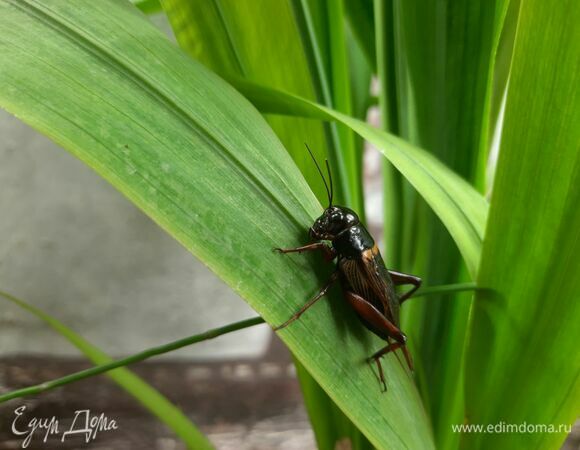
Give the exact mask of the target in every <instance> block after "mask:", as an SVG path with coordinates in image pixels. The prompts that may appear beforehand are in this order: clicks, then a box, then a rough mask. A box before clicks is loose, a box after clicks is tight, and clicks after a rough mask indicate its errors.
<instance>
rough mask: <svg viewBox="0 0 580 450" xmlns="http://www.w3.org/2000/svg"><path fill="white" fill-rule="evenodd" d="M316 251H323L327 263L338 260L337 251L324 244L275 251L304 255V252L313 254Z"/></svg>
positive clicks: (318, 243) (316, 243)
mask: <svg viewBox="0 0 580 450" xmlns="http://www.w3.org/2000/svg"><path fill="white" fill-rule="evenodd" d="M316 250H320V251H322V253H323V254H324V259H326V260H327V261H332V260H333V259H334V258H336V250H334V249H333V248H332V247H329V246H328V245H326V244H325V243H324V242H313V243H312V244H307V245H303V246H302V247H296V248H275V249H274V251H276V252H278V253H303V252H313V251H316Z"/></svg>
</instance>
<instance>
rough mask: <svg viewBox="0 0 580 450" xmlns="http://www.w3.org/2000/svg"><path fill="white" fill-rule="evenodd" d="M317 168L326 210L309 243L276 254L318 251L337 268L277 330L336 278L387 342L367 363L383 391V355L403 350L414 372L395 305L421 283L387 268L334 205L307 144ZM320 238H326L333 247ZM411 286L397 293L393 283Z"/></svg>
mask: <svg viewBox="0 0 580 450" xmlns="http://www.w3.org/2000/svg"><path fill="white" fill-rule="evenodd" d="M306 148H307V149H308V152H309V153H310V156H311V157H312V159H313V160H314V164H316V168H317V169H318V172H319V173H320V176H321V177H322V180H323V182H324V186H325V187H326V192H327V194H328V208H326V209H325V210H324V212H323V213H322V215H321V216H320V217H319V218H318V219H316V221H315V222H314V225H312V227H311V228H310V231H309V235H310V238H311V239H312V241H313V242H312V243H310V244H307V245H304V246H302V247H297V248H285V249H284V248H276V249H275V250H276V251H278V252H280V253H295V252H296V253H302V252H309V251H315V250H319V251H322V253H323V255H324V257H325V259H326V260H327V261H329V262H330V261H332V260H334V259H335V258H336V270H335V271H334V272H333V273H332V275H331V276H330V279H329V280H328V282H327V283H326V284H325V285H324V287H323V288H322V289H320V291H319V292H318V294H316V296H314V298H312V299H311V300H310V301H309V302H308V303H306V304H305V305H304V306H303V307H302V308H301V309H300V310H299V311H297V312H296V313H295V314H294V315H293V316H292V317H291V318H290V319H288V320H287V321H286V322H284V323H283V324H282V325H280V326H278V327H276V328H275V330H280V329H282V328H284V327H286V326H288V325H290V324H291V323H292V322H294V321H295V320H297V319H298V318H299V317H300V316H301V315H302V314H303V313H304V312H305V311H306V310H307V309H308V308H310V307H311V306H312V305H313V304H314V303H316V302H317V301H318V300H320V299H321V298H322V297H323V296H324V295H325V294H326V293H327V292H328V290H329V289H330V287H331V286H332V285H333V284H334V283H335V282H336V281H337V280H338V281H340V285H341V287H342V292H343V294H344V297H345V299H346V301H347V302H348V303H349V304H350V305H351V306H352V308H353V309H354V310H355V312H356V314H357V315H358V317H359V319H360V320H361V321H362V323H363V324H364V325H365V327H367V328H368V329H369V330H370V331H372V332H373V333H375V334H376V335H377V336H379V337H380V338H381V339H384V340H385V341H386V342H387V346H386V347H384V348H382V349H381V350H379V351H377V352H376V353H375V354H373V355H372V356H371V357H370V358H369V359H368V361H369V362H372V361H375V362H376V364H377V368H378V371H379V379H380V382H381V385H382V390H383V391H386V390H387V385H386V382H385V377H384V374H383V369H382V367H381V361H380V359H381V357H382V356H383V355H386V354H387V353H390V352H394V351H395V350H397V349H401V350H402V351H403V354H404V356H405V359H406V361H407V364H408V366H409V369H410V370H411V371H412V370H413V363H412V360H411V355H410V354H409V350H408V349H407V347H406V342H407V337H406V336H405V333H403V332H402V331H401V329H400V322H399V309H400V307H401V304H402V303H403V302H404V301H405V300H407V299H408V298H409V297H411V296H412V295H413V293H414V292H415V291H416V290H417V289H419V287H420V286H421V279H420V278H418V277H416V276H414V275H409V274H406V273H401V272H395V271H392V270H388V269H387V267H386V266H385V263H384V261H383V258H382V257H381V253H380V251H379V249H378V247H377V245H376V244H375V241H374V239H373V238H372V236H371V235H370V233H369V232H368V231H367V229H366V228H365V227H364V225H363V224H362V223H361V222H360V220H359V218H358V216H357V215H356V213H355V212H354V211H352V210H351V209H349V208H345V207H344V206H336V205H333V204H332V196H333V187H332V174H331V171H330V167H329V165H328V160H326V161H325V162H326V169H327V172H328V178H329V184H330V189H329V187H328V185H329V184H327V182H326V178H325V177H324V174H323V173H322V170H321V169H320V166H319V165H318V163H317V162H316V159H315V158H314V155H313V154H312V152H311V151H310V148H308V145H306ZM322 241H330V243H331V245H328V244H326V243H325V242H322ZM399 285H413V287H412V288H411V289H410V290H409V291H407V292H405V293H403V294H401V295H398V294H397V293H396V292H395V286H399Z"/></svg>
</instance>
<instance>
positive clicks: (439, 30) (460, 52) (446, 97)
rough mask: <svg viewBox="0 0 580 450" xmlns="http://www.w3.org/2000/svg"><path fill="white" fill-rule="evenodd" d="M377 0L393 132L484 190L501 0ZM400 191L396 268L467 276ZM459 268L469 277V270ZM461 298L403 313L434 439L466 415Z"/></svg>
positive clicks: (447, 436) (434, 278)
mask: <svg viewBox="0 0 580 450" xmlns="http://www.w3.org/2000/svg"><path fill="white" fill-rule="evenodd" d="M379 1H380V0H379ZM384 3H386V4H387V5H389V6H390V7H392V8H393V9H394V12H393V17H394V18H395V19H394V24H393V27H392V28H393V29H394V30H393V31H392V35H393V40H394V42H393V49H391V48H387V54H386V55H384V57H383V60H386V61H387V67H388V68H391V69H392V66H394V71H395V75H396V83H395V84H396V86H397V88H398V89H397V97H396V98H397V99H398V101H399V103H398V109H397V112H398V114H397V115H396V118H397V119H398V126H399V129H398V132H399V133H400V135H401V136H402V137H403V138H405V139H407V140H409V141H410V142H412V143H413V144H416V145H419V146H421V147H422V148H424V149H425V150H427V151H428V152H430V153H431V154H433V155H434V156H436V157H437V158H439V159H440V160H441V161H442V162H443V163H444V164H446V165H447V166H448V167H449V168H450V169H452V170H453V171H455V172H456V173H458V174H459V175H460V176H462V177H464V178H465V179H466V180H467V181H468V182H469V183H470V184H474V185H475V186H476V187H477V189H478V190H479V191H480V192H483V191H484V189H483V185H484V183H483V182H484V180H485V169H486V165H487V156H488V148H489V144H488V136H489V131H488V127H489V112H488V111H489V104H490V96H491V92H492V89H491V82H492V78H493V74H494V65H493V63H494V61H495V51H496V48H497V42H498V39H499V34H500V31H501V24H502V21H503V17H504V14H505V8H506V5H507V1H505V0H471V1H453V0H437V1H433V0H427V1H424V2H413V1H410V2H388V1H387V2H384ZM417 30H421V32H417ZM379 57H380V55H379ZM393 116H395V114H393ZM398 190H399V191H401V192H402V194H401V200H399V203H401V206H399V205H398V204H396V202H392V203H394V204H396V206H397V207H398V208H400V210H401V211H402V214H401V213H400V214H401V215H402V216H403V224H397V225H398V227H397V229H396V230H397V231H398V230H401V233H400V235H399V236H397V239H398V241H399V242H402V243H403V245H404V246H405V248H403V251H402V252H401V253H402V256H401V257H400V259H401V261H402V266H401V267H400V269H401V270H403V271H409V272H411V273H419V274H421V275H422V276H423V277H424V278H425V279H428V280H429V282H432V283H451V282H456V281H462V280H465V279H467V278H468V274H466V273H465V272H466V270H465V268H464V266H463V264H462V261H461V257H460V255H459V253H458V252H457V251H456V250H455V248H454V247H453V245H452V239H451V238H450V236H449V233H448V232H447V230H445V229H444V228H443V226H441V223H440V221H439V220H438V219H437V218H436V217H434V215H433V214H431V212H430V211H429V210H428V209H427V208H425V205H424V203H423V202H422V201H421V200H420V199H417V197H416V196H413V195H410V193H409V192H408V191H409V190H408V189H405V186H403V187H400V188H398ZM387 213H388V214H390V215H391V216H392V215H393V214H395V213H396V212H393V211H387ZM391 220H392V219H391ZM411 243H414V245H413V244H411ZM467 269H468V271H469V274H470V275H471V277H472V278H473V277H474V271H473V269H472V268H470V267H468V268H467ZM464 297H465V296H455V298H456V300H457V301H445V300H444V299H440V300H435V301H433V302H428V303H421V304H417V303H411V304H410V305H409V307H408V308H407V309H406V311H404V314H403V317H402V324H403V326H404V327H405V329H406V330H408V332H409V334H410V335H411V336H413V337H414V338H415V339H413V341H414V345H413V347H412V348H413V350H414V352H415V354H416V355H420V357H419V358H418V359H419V363H418V366H421V367H418V373H419V375H420V376H419V378H420V386H421V394H422V396H423V398H424V399H425V402H426V404H428V405H429V414H430V416H431V418H432V422H433V428H434V432H435V437H436V442H437V446H438V447H441V448H450V447H453V446H454V445H456V442H452V441H457V439H458V436H457V434H453V433H452V432H451V427H450V424H451V423H454V422H460V421H461V420H462V418H463V416H464V411H463V406H462V402H463V399H462V394H463V389H462V387H461V384H462V381H463V376H462V365H463V360H462V359H463V354H464V347H465V342H466V332H467V328H466V324H467V322H468V317H469V311H470V304H469V301H468V300H469V298H467V299H466V301H464V300H463V298H464Z"/></svg>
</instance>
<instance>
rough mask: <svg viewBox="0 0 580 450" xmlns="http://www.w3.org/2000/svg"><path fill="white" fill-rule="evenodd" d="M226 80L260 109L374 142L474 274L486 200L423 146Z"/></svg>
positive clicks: (280, 94) (302, 102)
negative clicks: (333, 123) (334, 125)
mask: <svg viewBox="0 0 580 450" xmlns="http://www.w3.org/2000/svg"><path fill="white" fill-rule="evenodd" d="M230 81H231V82H232V84H233V85H234V86H235V87H236V88H237V89H238V90H239V91H240V92H242V93H243V94H244V95H245V96H246V97H247V98H248V99H250V100H251V101H252V102H253V103H254V104H255V105H256V106H257V107H258V109H260V110H261V111H262V112H269V113H277V114H289V115H298V116H304V117H312V118H319V119H323V120H337V121H339V122H341V123H343V124H344V125H346V126H348V127H350V128H351V129H352V130H354V131H355V132H356V133H357V134H359V135H360V136H361V137H363V138H364V139H366V140H368V141H369V142H371V143H372V144H373V145H375V146H376V147H377V148H378V149H379V150H380V151H381V152H382V153H383V155H385V157H386V158H387V159H389V161H390V162H391V163H392V164H393V165H394V166H395V167H396V168H397V169H398V170H399V171H400V172H401V173H402V174H403V176H404V177H405V178H407V180H408V181H409V182H410V183H411V184H412V185H413V186H414V187H415V189H416V190H417V191H418V192H419V194H421V196H423V198H424V199H425V200H426V201H427V203H428V204H429V205H430V206H431V208H433V211H434V212H435V213H436V214H437V215H438V216H439V218H440V219H441V221H442V222H443V224H444V225H445V226H446V227H447V230H448V231H449V232H450V233H451V236H453V238H454V239H455V243H456V244H457V246H458V247H459V250H460V251H461V253H462V255H463V258H464V260H465V263H466V264H467V267H468V268H469V271H470V273H471V275H472V277H475V275H476V274H477V267H478V265H479V257H480V253H481V245H482V240H483V235H484V230H485V221H486V218H487V209H488V204H487V202H486V200H485V199H484V198H483V196H482V195H481V194H479V193H478V192H477V191H476V190H475V189H474V188H473V187H472V186H471V185H469V184H468V183H467V182H466V181H465V180H463V179H462V178H461V177H459V176H458V175H457V174H455V173H454V172H453V171H452V170H450V169H449V168H447V167H446V166H445V165H444V164H442V163H441V162H440V161H439V160H438V159H437V158H435V157H434V156H432V155H430V154H429V153H427V152H426V151H424V150H422V149H420V148H418V147H415V146H413V145H411V144H409V143H408V142H406V141H404V140H402V139H400V138H397V137H396V136H393V135H391V134H388V133H385V132H383V131H380V130H377V129H376V128H373V127H371V126H370V125H368V124H366V123H364V122H361V121H360V120H357V119H354V118H352V117H349V116H345V115H344V114H341V113H339V112H337V111H334V110H332V109H330V108H326V107H324V106H322V105H318V104H316V103H313V102H311V101H309V100H306V99H304V98H300V97H297V96H295V95H291V94H288V93H286V92H281V91H275V90H273V89H268V88H265V87H263V86H258V85H256V84H253V83H249V82H246V81H243V80H235V79H233V80H230Z"/></svg>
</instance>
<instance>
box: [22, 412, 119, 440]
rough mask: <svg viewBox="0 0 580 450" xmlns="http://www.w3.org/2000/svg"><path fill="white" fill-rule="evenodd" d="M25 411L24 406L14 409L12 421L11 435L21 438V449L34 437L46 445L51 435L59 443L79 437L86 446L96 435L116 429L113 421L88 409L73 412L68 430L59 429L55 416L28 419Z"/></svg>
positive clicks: (59, 425) (115, 423)
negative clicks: (56, 438)
mask: <svg viewBox="0 0 580 450" xmlns="http://www.w3.org/2000/svg"><path fill="white" fill-rule="evenodd" d="M25 411H26V406H19V407H18V408H16V409H15V410H14V420H13V421H12V433H13V434H14V435H15V436H19V437H21V438H22V443H21V448H27V447H28V446H29V445H30V443H31V442H32V439H33V438H34V437H35V436H38V438H39V439H42V442H45V443H46V441H47V440H48V438H49V437H50V436H53V435H56V436H60V437H61V439H60V441H61V442H64V441H65V440H66V439H68V438H70V437H71V436H77V435H80V436H83V437H84V440H85V442H86V443H87V444H88V443H89V442H91V441H94V440H95V439H96V438H97V434H98V433H102V432H107V431H112V430H116V429H118V426H117V422H116V421H115V420H113V419H109V418H108V417H107V416H106V415H105V414H104V413H100V414H93V413H92V412H91V410H89V409H80V410H77V411H75V412H74V417H73V419H72V423H71V425H70V427H68V428H65V427H61V424H60V423H59V421H58V419H57V418H56V417H55V416H52V417H44V418H37V417H32V418H28V417H25V415H24V413H25ZM65 430H66V431H65Z"/></svg>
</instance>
